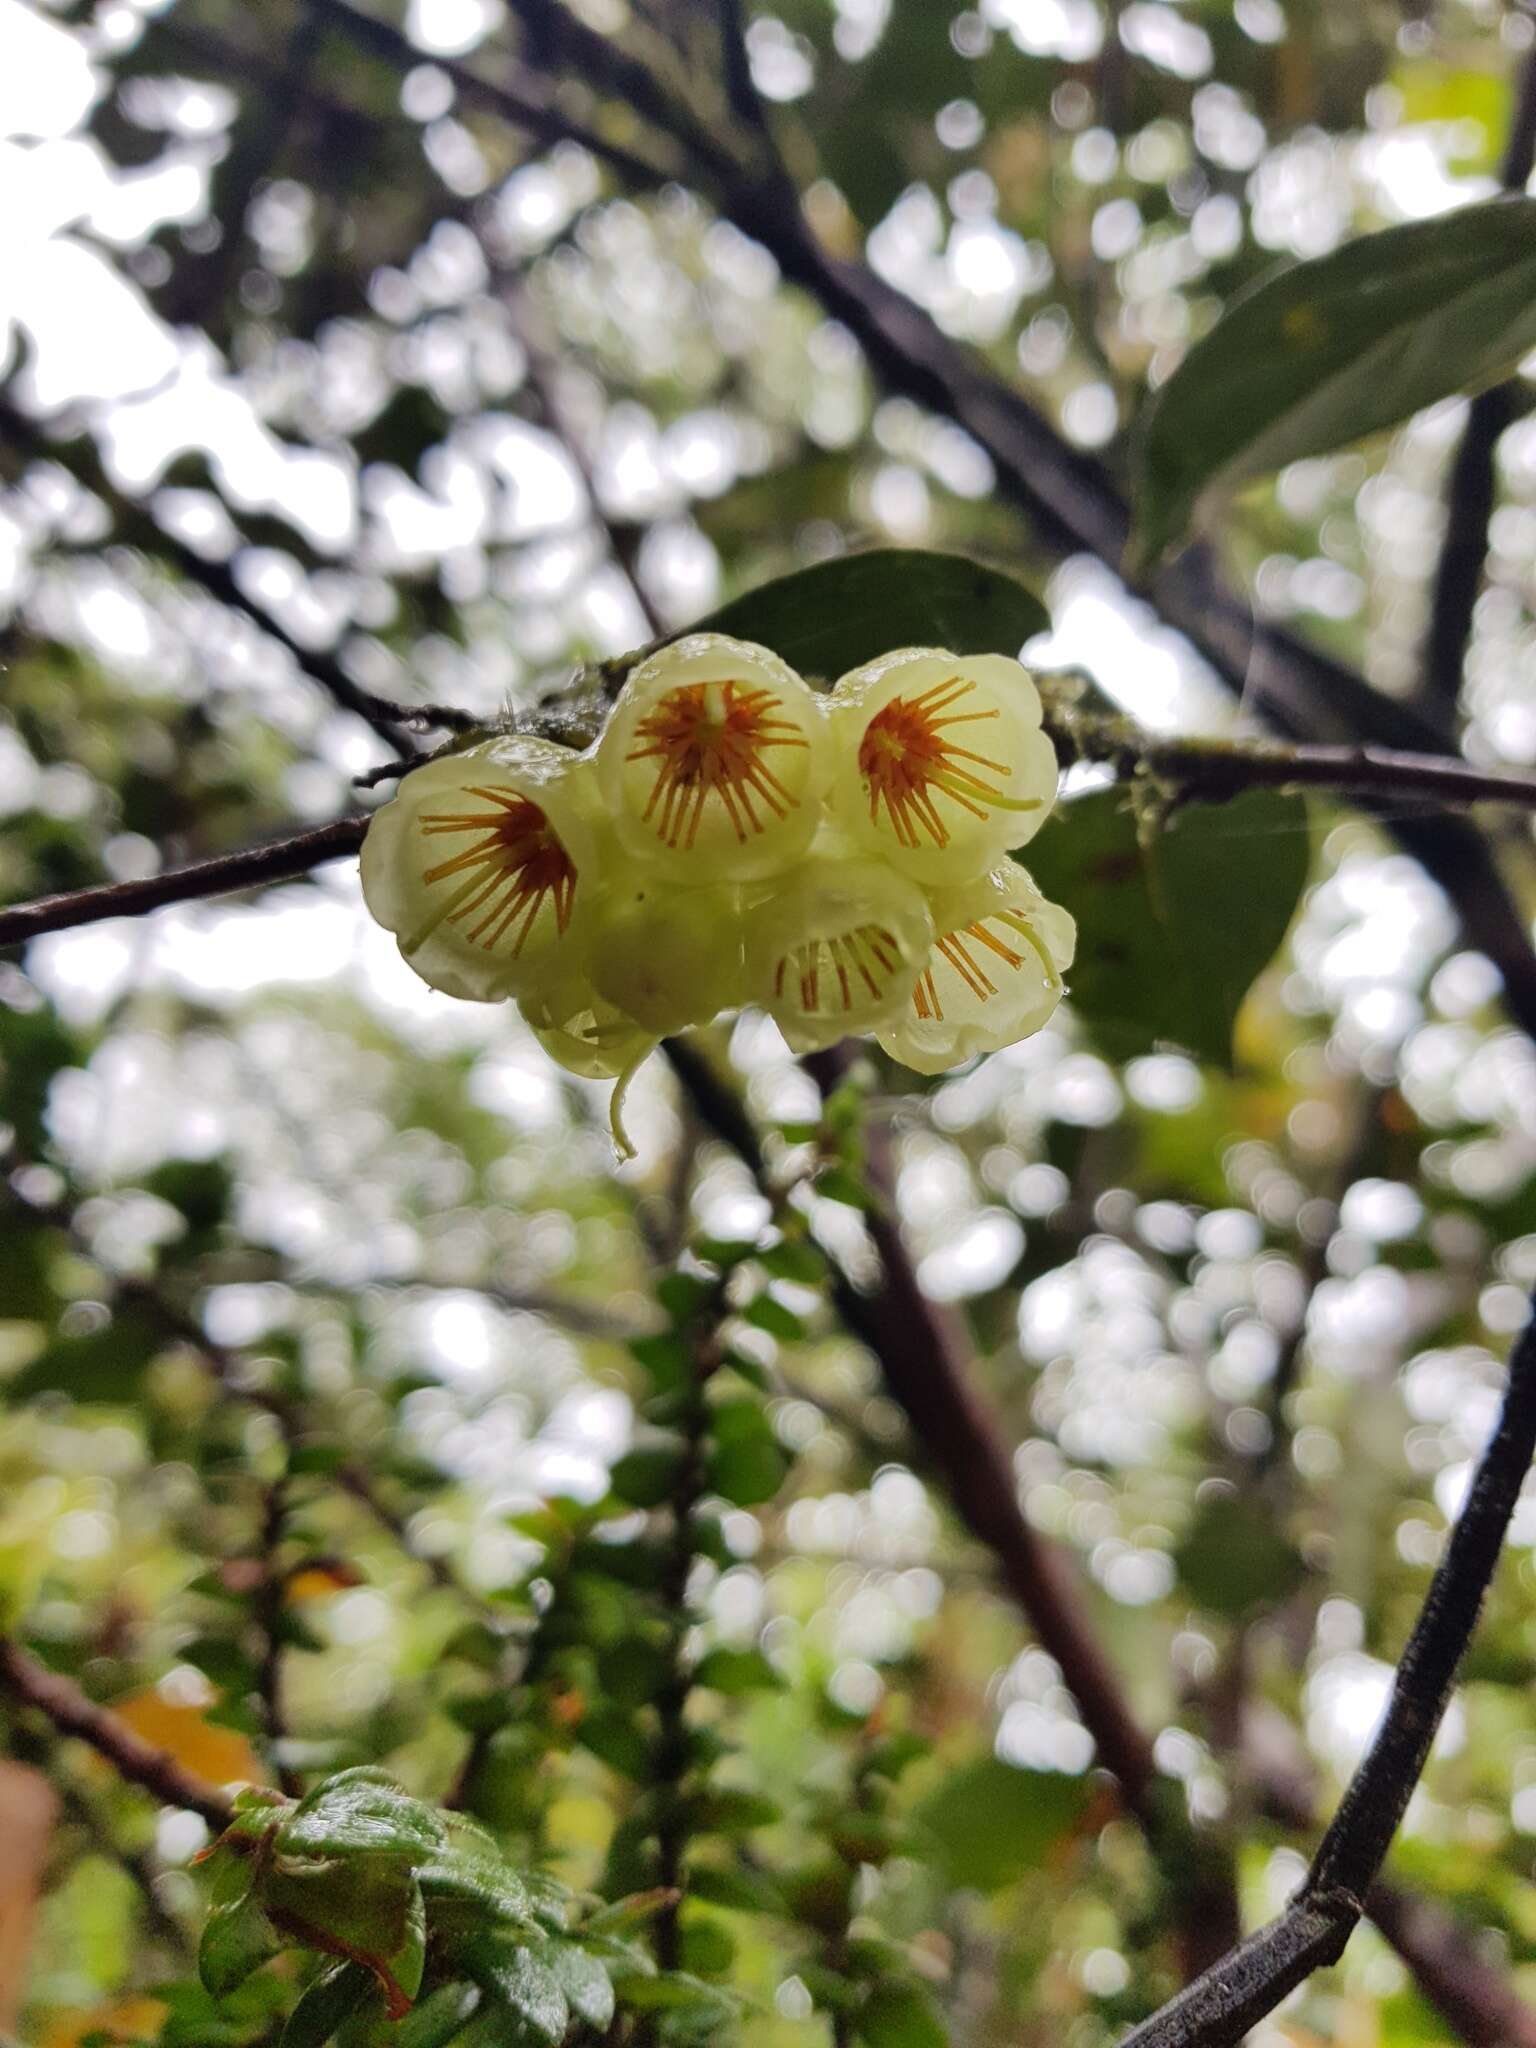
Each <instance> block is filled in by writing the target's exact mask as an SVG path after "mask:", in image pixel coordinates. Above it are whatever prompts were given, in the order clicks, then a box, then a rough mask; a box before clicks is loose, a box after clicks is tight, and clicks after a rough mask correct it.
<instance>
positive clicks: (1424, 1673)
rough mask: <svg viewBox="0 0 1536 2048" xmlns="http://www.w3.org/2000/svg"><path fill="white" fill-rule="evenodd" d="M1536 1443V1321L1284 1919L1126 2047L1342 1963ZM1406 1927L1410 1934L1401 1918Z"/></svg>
mask: <svg viewBox="0 0 1536 2048" xmlns="http://www.w3.org/2000/svg"><path fill="white" fill-rule="evenodd" d="M1533 1451H1536V1318H1533V1320H1532V1321H1531V1322H1529V1323H1527V1325H1526V1327H1525V1330H1524V1331H1523V1332H1522V1334H1521V1336H1520V1338H1519V1340H1518V1342H1517V1343H1516V1345H1515V1348H1514V1351H1513V1353H1512V1354H1511V1357H1510V1362H1509V1381H1508V1386H1507V1388H1506V1391H1505V1395H1504V1405H1503V1409H1502V1411H1501V1413H1500V1416H1499V1421H1498V1425H1497V1427H1496V1428H1495V1430H1494V1433H1493V1436H1492V1438H1491V1439H1490V1441H1489V1444H1488V1448H1487V1449H1486V1450H1485V1451H1484V1453H1483V1456H1482V1458H1481V1459H1480V1460H1479V1463H1478V1468H1477V1472H1476V1475H1475V1477H1474V1478H1473V1481H1472V1488H1471V1491H1470V1493H1469V1494H1468V1496H1467V1503H1466V1506H1465V1507H1464V1508H1463V1509H1462V1512H1461V1515H1460V1518H1459V1519H1458V1521H1457V1523H1456V1527H1455V1528H1454V1529H1453V1531H1452V1532H1451V1539H1450V1542H1449V1543H1448V1544H1447V1545H1446V1550H1445V1555H1444V1557H1443V1558H1442V1559H1441V1562H1440V1565H1439V1567H1438V1569H1437V1570H1436V1572H1435V1575H1434V1578H1433V1579H1432V1580H1431V1581H1430V1588H1429V1594H1428V1597H1427V1598H1426V1600H1425V1602H1424V1605H1423V1608H1422V1609H1421V1610H1420V1613H1419V1618H1418V1620H1417V1621H1416V1622H1415V1623H1414V1627H1413V1633H1412V1635H1411V1636H1410V1637H1409V1640H1408V1647H1407V1648H1406V1650H1405V1651H1404V1652H1403V1657H1402V1662H1401V1663H1400V1664H1399V1665H1398V1669H1397V1677H1396V1679H1395V1681H1394V1683H1393V1687H1392V1697H1391V1699H1390V1701H1389V1702H1388V1706H1387V1712H1386V1716H1385V1719H1384V1720H1383V1722H1382V1725H1381V1728H1380V1730H1379V1732H1378V1734H1377V1736H1376V1739H1375V1741H1374V1742H1373V1743H1372V1744H1371V1748H1370V1751H1369V1753H1368V1754H1367V1756H1366V1758H1365V1761H1364V1762H1363V1763H1362V1764H1361V1765H1360V1768H1359V1769H1358V1770H1357V1771H1356V1773H1355V1775H1354V1777H1353V1779H1352V1780H1351V1781H1350V1785H1349V1789H1348V1790H1347V1791H1346V1792H1345V1794H1344V1797H1343V1799H1342V1800H1341V1802H1340V1804H1339V1809H1338V1812H1337V1813H1336V1814H1335V1815H1334V1818H1333V1822H1332V1825H1331V1826H1330V1827H1329V1829H1328V1832H1327V1834H1326V1835H1325V1836H1324V1837H1323V1841H1322V1846H1321V1847H1320V1848H1319V1850H1318V1852H1317V1855H1316V1856H1315V1857H1314V1858H1313V1861H1312V1868H1311V1870H1310V1871H1309V1872H1308V1875H1307V1880H1306V1883H1305V1884H1304V1885H1303V1886H1302V1888H1301V1891H1300V1893H1299V1894H1298V1895H1297V1897H1296V1899H1295V1901H1294V1902H1293V1904H1292V1905H1291V1906H1290V1907H1289V1908H1288V1909H1287V1911H1286V1912H1284V1913H1283V1914H1281V1916H1280V1918H1279V1919H1278V1920H1276V1921H1273V1922H1272V1923H1271V1924H1270V1925H1269V1926H1268V1927H1265V1928H1262V1929H1260V1931H1259V1932H1258V1933H1257V1934H1255V1935H1253V1936H1251V1937H1250V1938H1249V1939H1248V1940H1247V1941H1245V1942H1243V1943H1242V1944H1241V1945H1240V1946H1239V1947H1238V1948H1237V1949H1236V1950H1235V1951H1234V1952H1233V1953H1232V1954H1231V1955H1229V1956H1227V1957H1224V1958H1223V1960H1222V1961H1221V1962H1219V1963H1218V1964H1217V1965H1216V1966H1215V1967H1214V1968H1213V1969H1211V1970H1208V1971H1207V1972H1206V1973H1205V1975H1204V1976H1202V1977H1200V1978H1198V1979H1197V1980H1196V1982H1195V1983H1193V1984H1191V1985H1190V1986H1189V1987H1188V1988H1187V1989H1186V1990H1184V1991H1182V1992H1181V1993H1180V1994H1179V1995H1178V1997H1177V1998H1175V1999H1173V2000H1172V2001H1171V2002H1170V2003H1169V2004H1168V2005H1166V2006H1164V2007H1163V2009H1162V2011H1161V2012H1159V2013H1156V2014H1154V2016H1153V2017H1152V2018H1151V2019H1150V2020H1148V2021H1146V2022H1145V2023H1144V2024H1143V2025H1142V2026H1140V2027H1137V2028H1136V2029H1135V2030H1134V2032H1133V2033H1131V2034H1129V2035H1128V2036H1127V2037H1126V2040H1125V2042H1124V2043H1123V2044H1122V2048H1232V2044H1234V2043H1236V2042H1238V2041H1240V2040H1241V2039H1242V2037H1243V2035H1244V2034H1245V2033H1246V2032H1247V2031H1248V2029H1249V2028H1250V2027H1251V2026H1253V2025H1254V2023H1255V2022H1256V2021H1258V2020H1260V2019H1262V2018H1263V2017H1264V2015H1265V2014H1266V2013H1268V2012H1272V2011H1273V2010H1274V2008H1275V2007H1276V2006H1277V2005H1278V2004H1279V2003H1280V2000H1281V1999H1282V1998H1284V1997H1285V1995H1286V1993H1287V1992H1289V1991H1291V1990H1293V1989H1294V1988H1295V1987H1296V1985H1298V1984H1300V1983H1301V1982H1302V1981H1303V1980H1304V1979H1305V1978H1306V1977H1308V1976H1309V1975H1310V1974H1311V1972H1312V1971H1313V1970H1315V1969H1319V1968H1321V1967H1322V1965H1324V1964H1325V1963H1332V1962H1336V1961H1337V1960H1338V1958H1339V1956H1340V1955H1342V1954H1343V1952H1344V1947H1345V1944H1346V1943H1347V1942H1348V1940H1349V1937H1350V1935H1351V1934H1352V1933H1353V1931H1354V1929H1355V1927H1356V1926H1357V1925H1358V1923H1359V1920H1360V1918H1361V1915H1362V1913H1363V1911H1364V1910H1365V1900H1366V1897H1367V1895H1368V1893H1369V1892H1370V1890H1371V1887H1372V1885H1373V1884H1374V1882H1375V1880H1376V1876H1377V1873H1378V1871H1379V1870H1380V1868H1381V1865H1382V1862H1383V1860H1384V1858H1385V1856H1386V1853H1387V1850H1388V1848H1389V1847H1390V1845H1391V1841H1392V1837H1393V1835H1394V1834H1396V1832H1397V1828H1398V1823H1399V1822H1400V1821H1401V1819H1402V1817H1403V1813H1404V1811H1405V1809H1406V1807H1407V1805H1408V1801H1409V1800H1410V1799H1411V1798H1412V1796H1413V1791H1414V1788H1415V1786H1416V1785H1417V1784H1418V1781H1419V1778H1420V1776H1421V1774H1422V1773H1423V1769H1424V1764H1425V1761H1426V1759H1427V1758H1428V1756H1429V1751H1430V1746H1431V1744H1432V1743H1433V1741H1434V1739H1435V1733H1436V1731H1437V1729H1438V1728H1439V1726H1440V1721H1441V1718H1442V1716H1443V1715H1444V1713H1445V1708H1446V1704H1447V1702H1448V1700H1449V1699H1450V1695H1451V1687H1452V1684H1453V1683H1454V1680H1455V1676H1456V1668H1457V1666H1458V1664H1459V1663H1460V1662H1461V1658H1462V1655H1463V1653H1464V1651H1465V1650H1466V1647H1467V1643H1468V1641H1469V1640H1470V1638H1471V1635H1472V1631H1473V1629H1474V1627H1475V1626H1476V1623H1477V1617H1478V1613H1479V1611H1480V1610H1481V1607H1482V1604H1483V1598H1484V1595H1485V1594H1486V1592H1487V1590H1488V1586H1489V1583H1490V1581H1491V1580H1492V1578H1493V1574H1494V1570H1495V1568H1496V1566H1497V1564H1498V1561H1499V1553H1500V1551H1501V1550H1502V1548H1503V1544H1504V1537H1505V1533H1506V1531H1507V1530H1508V1527H1509V1521H1510V1517H1511V1516H1512V1515H1513V1513H1514V1510H1515V1503H1516V1502H1517V1501H1518V1499H1519V1497H1520V1489H1521V1487H1522V1485H1523V1484H1524V1481H1525V1475H1526V1473H1527V1471H1528V1470H1529V1469H1530V1464H1531V1457H1532V1453H1533ZM1399 1924H1400V1927H1401V1928H1403V1931H1406V1927H1405V1923H1404V1922H1403V1918H1402V1916H1401V1915H1400V1916H1399Z"/></svg>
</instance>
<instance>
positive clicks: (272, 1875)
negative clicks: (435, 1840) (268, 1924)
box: [262, 1856, 426, 2019]
mask: <svg viewBox="0 0 1536 2048" xmlns="http://www.w3.org/2000/svg"><path fill="white" fill-rule="evenodd" d="M262 1897H263V1900H264V1901H265V1903H266V1905H267V1907H268V1908H269V1910H270V1912H271V1914H272V1916H273V1918H274V1920H276V1921H277V1922H279V1924H280V1925H281V1926H282V1928H283V1931H284V1932H285V1933H286V1934H288V1935H289V1937H290V1938H291V1939H292V1940H293V1941H294V1942H296V1943H298V1944H300V1945H302V1946H304V1947H306V1948H318V1949H320V1950H321V1951H322V1952H323V1953H325V1954H327V1955H343V1956H349V1957H351V1959H352V1960H353V1962H356V1963H361V1964H363V1965H364V1966H365V1967H366V1968H367V1969H369V1970H371V1971H372V1972H373V1974H374V1976H375V1977H376V1978H377V1979H378V1981H379V1983H380V1985H381V1986H382V1987H383V1990H384V1994H385V1997H386V1998H387V2000H388V2002H389V2012H390V2017H391V2018H392V2019H398V2018H399V2017H400V2016H401V2014H402V2013H404V2012H405V2011H406V2010H407V2009H408V2007H409V2005H410V2003H411V2000H412V1999H413V1998H414V1997H415V1995H416V1992H417V1990H418V1988H419V1987H420V1984H421V1972H422V1961H423V1956H424V1952H425V1940H426V1919H425V1910H424V1905H423V1901H422V1896H421V1889H420V1887H419V1885H418V1884H417V1882H416V1879H415V1877H414V1876H413V1875H412V1873H411V1870H410V1867H409V1866H408V1864H406V1863H405V1862H402V1861H399V1860H397V1859H396V1858H394V1857H382V1856H349V1857H346V1858H341V1859H338V1860H336V1861H335V1862H330V1863H317V1864H313V1865H311V1866H310V1867H309V1868H308V1869H306V1868H305V1867H304V1865H303V1864H302V1863H297V1862H291V1863H280V1864H277V1865H275V1866H274V1867H273V1869H272V1870H271V1871H270V1872H269V1873H268V1874H266V1875H265V1876H264V1878H263V1883H262Z"/></svg>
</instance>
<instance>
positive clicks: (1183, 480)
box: [1132, 198, 1536, 566]
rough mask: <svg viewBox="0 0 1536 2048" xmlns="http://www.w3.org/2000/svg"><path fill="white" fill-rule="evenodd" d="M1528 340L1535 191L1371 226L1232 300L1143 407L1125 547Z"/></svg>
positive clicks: (1452, 389) (1494, 366) (1155, 548)
mask: <svg viewBox="0 0 1536 2048" xmlns="http://www.w3.org/2000/svg"><path fill="white" fill-rule="evenodd" d="M1533 347H1536V199H1524V198H1504V199H1494V200H1490V201H1488V202H1487V203H1486V204H1484V205H1480V206H1467V207H1462V208H1459V209H1457V210H1456V211H1454V212H1451V213H1445V214H1439V215H1436V216H1435V217H1434V218H1433V219H1431V220H1423V221H1413V222H1410V223H1409V224H1408V225H1407V226H1405V227H1393V228H1384V229H1383V230H1382V231H1381V232H1380V233H1379V234H1374V235H1366V236H1364V237H1362V238H1361V239H1360V240H1358V241H1354V242H1350V243H1347V244H1346V245H1345V247H1343V248H1342V249H1338V250H1335V251H1334V252H1333V253H1332V254H1331V255H1328V256H1322V257H1319V258H1317V259H1315V260H1314V261H1312V262H1307V263H1296V264H1292V265H1290V266H1288V267H1287V268H1286V269H1283V270H1281V271H1278V272H1276V273H1273V274H1271V275H1270V276H1268V277H1266V278H1264V279H1262V280H1261V281H1260V282H1259V283H1258V284H1257V285H1255V286H1254V288H1253V289H1252V290H1251V291H1249V292H1247V293H1245V294H1243V295H1242V296H1241V297H1240V298H1238V299H1236V300H1235V301H1234V302H1233V304H1232V305H1231V306H1230V307H1229V308H1228V310H1227V312H1226V314H1225V316H1224V317H1223V318H1222V319H1221V320H1219V321H1218V322H1217V324H1216V326H1215V327H1214V328H1213V329H1212V331H1211V332H1210V333H1209V334H1208V335H1207V336H1206V337H1205V338H1204V340H1202V341H1200V342H1198V343H1197V344H1196V345H1195V346H1194V347H1193V348H1192V349H1191V350H1190V351H1189V353H1188V354H1187V355H1186V356H1185V358H1184V360H1183V361H1182V362H1181V363H1180V365H1179V367H1178V368H1177V369H1176V370H1175V371H1174V373H1173V375H1172V376H1171V377H1170V378H1169V379H1168V381H1167V382H1166V383H1165V384H1164V385H1163V386H1162V388H1161V390H1159V391H1158V393H1157V394H1156V396H1155V397H1154V398H1153V400H1152V401H1151V403H1150V404H1149V406H1148V408H1147V411H1146V413H1145V415H1144V418H1143V422H1142V428H1141V433H1140V437H1139V445H1138V451H1137V482H1136V492H1135V514H1136V529H1135V535H1134V539H1133V544H1132V556H1133V559H1134V561H1135V562H1136V563H1137V564H1138V565H1140V566H1146V565H1147V564H1150V563H1151V562H1153V561H1155V560H1156V558H1157V556H1158V555H1160V554H1161V553H1162V552H1163V550H1164V549H1165V548H1167V547H1168V546H1169V545H1170V544H1171V543H1172V542H1173V541H1175V540H1176V539H1177V538H1178V537H1179V536H1180V535H1181V534H1182V533H1183V532H1184V531H1185V529H1186V528H1187V526H1188V524H1189V522H1190V519H1191V518H1192V516H1193V515H1194V513H1195V510H1196V506H1197V504H1198V502H1199V501H1200V499H1201V498H1202V497H1203V495H1204V494H1205V493H1207V492H1208V491H1210V490H1212V489H1213V488H1221V487H1226V486H1230V485H1233V484H1235V483H1239V482H1241V481H1243V480H1244V479H1245V478H1249V477H1255V476H1263V475H1266V474H1268V473H1270V472H1271V471H1274V470H1277V469H1280V468H1281V467H1283V466H1284V464H1286V463H1288V462H1295V461H1297V460H1298V459H1299V458H1301V457H1303V456H1311V455H1326V454H1328V453H1330V452H1331V451H1332V450H1334V449H1336V448H1342V447H1344V446H1346V445H1347V444H1348V443H1349V442H1351V441H1358V440H1359V439H1360V438H1361V437H1362V436H1363V435H1366V434H1371V433H1375V432H1376V431H1377V430H1378V429H1380V428H1382V427H1390V426H1395V425H1396V424H1397V423H1398V422H1399V421H1400V420H1405V419H1407V418H1408V417H1409V416H1410V415H1411V414H1412V413H1415V412H1417V411H1418V410H1419V409H1420V408H1421V407H1423V406H1426V405H1433V404H1434V403H1435V402H1436V401H1437V400H1439V399H1442V398H1448V397H1450V396H1452V395H1453V394H1454V393H1456V392H1459V391H1469V390H1476V389H1478V388H1479V387H1480V386H1482V385H1486V384H1491V383H1494V382H1496V381H1497V379H1499V378H1500V377H1502V376H1505V375H1506V374H1507V373H1508V372H1509V371H1511V370H1512V369H1513V368H1514V367H1515V365H1516V364H1517V363H1518V362H1519V360H1520V358H1521V357H1522V356H1523V355H1525V354H1526V352H1527V351H1528V350H1529V349H1531V348H1533Z"/></svg>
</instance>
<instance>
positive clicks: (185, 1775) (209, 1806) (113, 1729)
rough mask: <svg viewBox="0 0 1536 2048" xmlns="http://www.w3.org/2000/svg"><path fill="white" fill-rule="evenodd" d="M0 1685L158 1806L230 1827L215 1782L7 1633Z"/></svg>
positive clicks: (0, 1642)
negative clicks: (199, 1774) (89, 1696)
mask: <svg viewBox="0 0 1536 2048" xmlns="http://www.w3.org/2000/svg"><path fill="white" fill-rule="evenodd" d="M0 1687H3V1688H4V1689H5V1691H7V1692H8V1693H10V1694H11V1695H12V1697H13V1698H15V1699H17V1700H20V1701H21V1702H22V1703H23V1704H24V1705H26V1706H29V1707H35V1708H36V1709H37V1711H38V1712H39V1713H41V1714H45V1715H46V1716H47V1718H48V1719H49V1721H51V1722H52V1724H53V1726H54V1727H55V1728H56V1729H57V1730H58V1731H59V1733H60V1734H61V1735H74V1736H78V1737H79V1739H80V1740H81V1741H82V1742H88V1743H89V1744H90V1746H91V1747H92V1749H94V1750H95V1751H96V1752H97V1754H98V1755H100V1756H104V1757H105V1758H106V1759H107V1761H108V1762H109V1763H110V1764H112V1765H114V1766H115V1767H116V1769H117V1772H118V1775H119V1776H120V1777H123V1778H126V1779H127V1780H128V1782H129V1783H130V1784H131V1785H140V1786H142V1787H143V1788H144V1790H145V1791H146V1792H151V1793H153V1794H154V1796H155V1798H156V1799H158V1800H159V1801H160V1802H161V1804H162V1805H165V1806H182V1807H186V1808H187V1809H188V1810H189V1811H191V1812H192V1813H200V1814H201V1815H202V1817H203V1819H204V1820H205V1821H207V1823H208V1825H209V1827H211V1828H212V1829H213V1830H214V1832H215V1833H219V1832H221V1831H222V1830H223V1829H224V1828H226V1827H227V1826H228V1825H229V1818H230V1814H231V1812H232V1811H233V1807H232V1803H231V1801H230V1799H229V1797H228V1795H227V1794H226V1793H225V1792H223V1791H222V1790H221V1789H220V1787H219V1786H217V1785H210V1784H209V1783H208V1781H207V1780H206V1779H205V1778H199V1777H197V1776H195V1775H194V1773H193V1772H191V1771H189V1770H188V1769H187V1768H186V1766H185V1765H184V1764H180V1763H178V1762H177V1760H176V1758H175V1757H173V1756H172V1755H171V1753H170V1751H169V1750H164V1749H156V1748H155V1747H154V1745H153V1744H152V1743H149V1742H146V1741H145V1740H144V1738H143V1737H142V1736H141V1735H139V1734H137V1733H136V1732H135V1731H134V1730H133V1729H132V1728H130V1727H129V1726H128V1724H127V1722H126V1721H123V1720H121V1719H119V1717H118V1716H117V1715H116V1714H114V1713H112V1712H111V1710H110V1709H109V1708H106V1707H98V1706H97V1705H96V1703H95V1701H94V1700H90V1699H87V1697H86V1696H85V1694H84V1693H83V1692H82V1691H81V1690H80V1688H79V1686H77V1685H76V1684H74V1683H73V1681H72V1680H70V1679H68V1678H63V1677H61V1676H60V1675H59V1673H58V1672H56V1671H50V1670H49V1669H48V1668H47V1666H46V1665H43V1664H39V1663H38V1662H37V1660H36V1659H35V1658H34V1657H29V1656H28V1655H27V1653H26V1651H25V1650H23V1649H22V1648H21V1647H20V1646H19V1645H18V1644H16V1643H14V1642H12V1641H11V1640H10V1638H9V1637H7V1636H0Z"/></svg>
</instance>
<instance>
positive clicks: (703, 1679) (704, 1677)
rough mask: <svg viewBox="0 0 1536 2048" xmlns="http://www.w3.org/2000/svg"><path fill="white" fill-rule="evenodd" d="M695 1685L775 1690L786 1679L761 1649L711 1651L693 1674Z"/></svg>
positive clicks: (721, 1689) (735, 1690) (717, 1689)
mask: <svg viewBox="0 0 1536 2048" xmlns="http://www.w3.org/2000/svg"><path fill="white" fill-rule="evenodd" d="M693 1682H694V1684H695V1685H707V1686H710V1687H712V1688H713V1690H714V1691H715V1692H724V1693H733V1694H734V1693H744V1692H774V1691H777V1690H779V1689H780V1688H782V1686H783V1684H784V1681H783V1679H782V1678H781V1677H780V1676H779V1674H778V1672H777V1671H775V1670H774V1668H773V1666H772V1665H771V1664H770V1663H769V1662H768V1659H767V1658H766V1657H765V1656H764V1655H763V1653H762V1651H761V1650H731V1649H726V1648H724V1647H721V1648H720V1649H718V1650H710V1651H709V1652H708V1653H707V1654H706V1655H705V1656H704V1657H702V1658H701V1659H700V1660H699V1665H698V1668H697V1670H696V1671H695V1672H694V1674H693Z"/></svg>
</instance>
